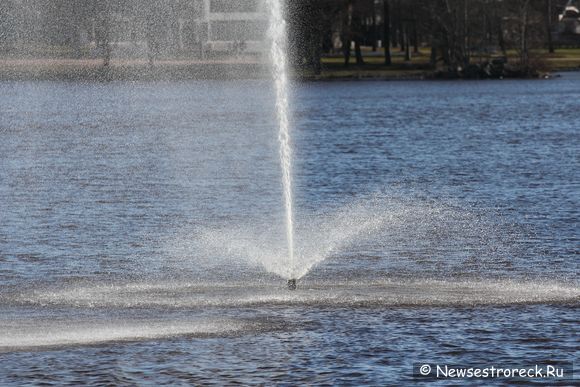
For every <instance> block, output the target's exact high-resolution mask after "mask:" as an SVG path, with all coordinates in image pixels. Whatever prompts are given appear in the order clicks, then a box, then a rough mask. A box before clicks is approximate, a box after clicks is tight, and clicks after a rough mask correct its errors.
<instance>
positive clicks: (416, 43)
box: [413, 19, 419, 54]
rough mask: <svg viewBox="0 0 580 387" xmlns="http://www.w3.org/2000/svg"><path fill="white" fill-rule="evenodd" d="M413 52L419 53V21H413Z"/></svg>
mask: <svg viewBox="0 0 580 387" xmlns="http://www.w3.org/2000/svg"><path fill="white" fill-rule="evenodd" d="M413 52H414V53H415V54H418V53H419V33H418V31H417V19H413Z"/></svg>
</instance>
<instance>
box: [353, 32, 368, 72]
mask: <svg viewBox="0 0 580 387" xmlns="http://www.w3.org/2000/svg"><path fill="white" fill-rule="evenodd" d="M360 41H361V39H360V37H357V38H356V40H355V41H354V52H355V54H356V64H357V65H359V66H362V65H364V64H365V61H364V59H363V56H362V51H361V47H360V46H361V44H360Z"/></svg>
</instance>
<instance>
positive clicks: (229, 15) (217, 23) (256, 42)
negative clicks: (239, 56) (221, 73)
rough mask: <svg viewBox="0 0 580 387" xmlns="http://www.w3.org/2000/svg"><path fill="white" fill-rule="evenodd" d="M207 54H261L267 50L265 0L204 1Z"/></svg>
mask: <svg viewBox="0 0 580 387" xmlns="http://www.w3.org/2000/svg"><path fill="white" fill-rule="evenodd" d="M202 1H203V12H202V19H201V20H200V21H198V22H197V23H198V25H201V26H202V28H203V29H204V30H205V31H204V33H201V31H199V30H198V31H199V32H200V33H199V35H200V38H201V39H202V45H203V52H204V53H216V52H230V53H241V52H251V53H258V52H261V51H263V49H264V43H263V42H264V39H265V35H266V30H267V28H268V20H267V19H268V15H267V13H266V10H265V6H264V0H202Z"/></svg>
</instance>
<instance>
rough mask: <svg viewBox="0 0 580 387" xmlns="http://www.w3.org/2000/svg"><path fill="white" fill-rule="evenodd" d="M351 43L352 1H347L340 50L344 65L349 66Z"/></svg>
mask: <svg viewBox="0 0 580 387" xmlns="http://www.w3.org/2000/svg"><path fill="white" fill-rule="evenodd" d="M351 42H352V0H349V1H348V3H347V7H346V15H345V18H344V20H343V36H342V50H343V53H344V65H345V66H348V65H349V64H350V46H351Z"/></svg>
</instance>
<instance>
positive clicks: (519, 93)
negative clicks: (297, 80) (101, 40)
mask: <svg viewBox="0 0 580 387" xmlns="http://www.w3.org/2000/svg"><path fill="white" fill-rule="evenodd" d="M578 82H580V80H579V79H577V78H573V79H572V78H571V79H568V78H566V77H564V78H562V79H558V80H554V81H546V82H541V81H529V82H528V81H517V82H511V81H506V82H473V83H471V82H445V83H439V82H433V83H431V82H421V83H416V82H393V83H384V82H362V83H332V84H309V85H303V86H300V87H299V88H298V89H297V90H296V91H295V93H296V95H295V96H294V100H295V101H296V103H297V105H296V107H295V108H296V117H295V124H296V129H295V144H294V148H295V151H296V155H295V158H296V162H297V166H296V167H297V168H296V171H295V181H296V184H297V188H296V190H295V198H296V202H297V207H298V210H297V216H296V224H297V226H296V228H297V240H296V248H297V262H299V264H298V266H299V267H300V268H301V270H302V273H301V274H302V275H303V278H302V280H301V281H300V282H299V290H298V291H297V292H295V293H290V292H287V291H286V290H285V289H284V286H285V285H284V281H281V280H280V277H279V276H280V275H281V276H285V275H287V272H286V270H287V268H286V267H285V266H284V265H281V264H280V263H281V262H282V261H283V260H284V251H283V250H284V248H285V235H284V231H283V227H284V218H283V211H282V208H283V201H282V188H281V183H280V177H279V176H280V171H279V161H278V149H277V132H276V130H275V128H276V124H275V115H274V111H273V105H272V102H271V101H272V98H273V91H272V90H271V89H270V87H271V86H270V85H268V84H267V83H262V82H259V81H251V82H240V83H228V82H187V83H154V84H153V83H107V84H95V83H88V84H81V83H54V82H37V83H2V84H0V89H1V91H2V93H1V94H0V95H1V97H0V109H1V112H2V113H1V114H0V139H1V141H0V283H1V285H2V290H1V292H0V327H1V328H2V329H0V351H1V352H3V353H2V354H0V364H1V365H0V383H1V384H6V383H13V384H22V383H26V382H27V381H32V380H35V379H39V378H41V379H46V380H50V381H53V382H59V381H63V382H69V383H73V384H74V383H75V382H77V383H78V382H79V381H81V380H82V381H89V382H91V381H92V382H94V383H117V384H122V383H129V384H130V383H143V382H144V381H147V380H149V381H151V380H155V381H156V382H159V383H163V382H168V381H175V380H181V381H182V382H183V383H204V382H207V381H210V380H220V381H222V382H227V381H232V380H239V381H242V382H246V383H250V382H265V381H266V380H267V381H274V382H276V381H277V382H293V383H300V382H309V383H313V382H314V381H319V382H331V383H332V382H340V381H342V382H344V383H348V382H351V383H355V382H356V383H357V384H360V383H380V382H381V381H384V380H385V379H389V380H393V379H398V380H400V381H401V382H403V381H405V380H406V378H410V376H411V364H412V363H413V362H420V361H421V360H423V359H429V360H437V359H441V360H443V359H447V360H449V359H451V360H453V361H454V362H456V363H457V362H470V361H471V362H477V363H481V362H486V361H496V360H498V359H499V360H504V361H510V360H514V359H515V361H516V364H518V363H517V361H518V360H519V359H526V363H532V362H533V361H542V360H544V361H545V360H546V359H551V358H553V357H554V356H557V357H558V358H559V359H561V360H567V361H571V360H573V356H574V353H575V352H574V351H575V346H576V344H575V337H574V322H575V321H577V320H578V299H579V288H578V283H577V279H576V276H577V273H578V260H577V253H578V251H577V241H578V235H577V233H578V232H577V220H578V208H580V203H579V202H578V196H577V190H578V187H577V184H576V182H577V181H578V178H579V176H578V170H579V169H578V162H577V161H578V160H577V153H578V145H579V140H580V139H579V136H578V130H577V128H576V126H577V125H576V123H575V122H576V116H575V115H576V111H577V107H576V101H578V97H579V94H580V92H578V90H579V88H578V85H579V83H578ZM347 97H348V98H347ZM89 344H90V345H94V344H100V346H96V347H95V346H87V345H89ZM78 345H82V346H81V347H78ZM31 351H32V352H31ZM242 374H243V375H244V376H241V375H242Z"/></svg>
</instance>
